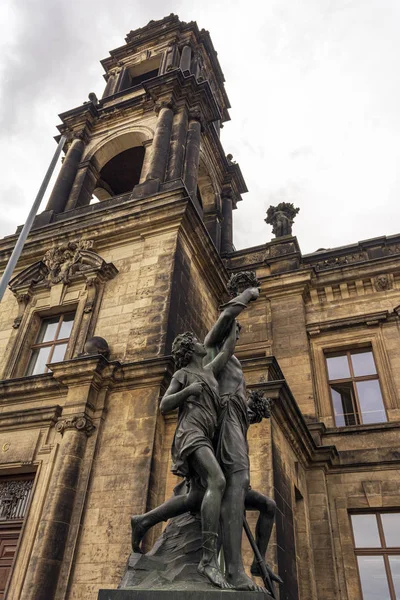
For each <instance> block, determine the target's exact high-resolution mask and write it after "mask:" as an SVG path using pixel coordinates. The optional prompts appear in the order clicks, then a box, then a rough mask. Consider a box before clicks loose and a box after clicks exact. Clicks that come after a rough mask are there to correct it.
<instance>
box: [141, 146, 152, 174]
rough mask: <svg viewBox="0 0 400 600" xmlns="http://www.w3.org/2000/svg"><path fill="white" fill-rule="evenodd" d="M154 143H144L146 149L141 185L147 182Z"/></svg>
mask: <svg viewBox="0 0 400 600" xmlns="http://www.w3.org/2000/svg"><path fill="white" fill-rule="evenodd" d="M152 143H153V140H145V141H144V142H142V146H143V148H144V159H143V165H142V171H141V173H140V180H139V184H140V183H143V182H144V181H146V177H147V173H148V172H149V165H150V158H151V147H152Z"/></svg>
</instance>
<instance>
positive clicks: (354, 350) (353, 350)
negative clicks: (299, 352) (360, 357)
mask: <svg viewBox="0 0 400 600" xmlns="http://www.w3.org/2000/svg"><path fill="white" fill-rule="evenodd" d="M365 351H369V352H371V354H372V359H373V361H374V365H375V371H376V373H375V374H370V375H359V376H356V375H355V374H354V368H353V362H352V360H351V355H352V354H362V353H363V352H365ZM323 355H324V361H325V372H326V380H327V385H328V393H329V400H330V405H331V411H332V416H333V420H334V423H335V427H341V428H346V427H354V426H357V425H361V426H365V425H375V424H380V423H388V421H389V418H388V411H387V407H386V403H385V400H384V395H383V390H382V383H381V378H380V375H379V371H378V364H377V361H376V358H375V354H374V348H373V345H372V344H368V345H367V344H366V345H361V346H360V345H355V346H347V347H345V348H341V349H340V350H339V349H338V350H334V349H326V350H324V351H323ZM339 356H346V358H347V363H348V366H349V372H350V377H344V378H341V379H329V369H328V358H335V357H339ZM359 381H378V385H379V391H380V394H381V399H382V405H383V410H384V412H385V416H386V421H377V422H376V423H364V422H363V414H362V410H361V405H360V399H359V395H358V389H357V386H356V385H355V384H356V383H358V382H359ZM348 382H351V384H352V388H353V394H354V400H355V408H356V410H357V412H354V416H355V420H356V423H354V424H349V425H346V424H345V425H338V424H337V422H336V415H335V407H334V403H333V397H332V384H333V383H348ZM343 416H344V413H343Z"/></svg>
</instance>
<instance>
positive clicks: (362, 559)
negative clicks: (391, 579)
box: [357, 556, 390, 600]
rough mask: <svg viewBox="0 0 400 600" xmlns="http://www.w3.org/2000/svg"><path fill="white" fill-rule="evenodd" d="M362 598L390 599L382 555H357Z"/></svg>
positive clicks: (368, 599) (365, 599)
mask: <svg viewBox="0 0 400 600" xmlns="http://www.w3.org/2000/svg"><path fill="white" fill-rule="evenodd" d="M357 561H358V568H359V571H360V579H361V587H362V593H363V600H378V599H379V600H390V592H389V585H388V582H387V576H386V570H385V564H384V562H383V556H357Z"/></svg>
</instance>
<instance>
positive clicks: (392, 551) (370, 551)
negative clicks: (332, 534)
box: [348, 509, 400, 600]
mask: <svg viewBox="0 0 400 600" xmlns="http://www.w3.org/2000/svg"><path fill="white" fill-rule="evenodd" d="M393 513H394V514H398V515H399V518H400V510H396V509H390V510H379V511H371V510H363V511H361V510H358V511H351V512H350V511H349V513H348V514H349V521H350V530H351V536H352V541H353V549H354V555H355V557H356V561H355V562H356V568H357V575H358V581H359V584H360V591H361V596H362V598H363V592H362V583H361V576H360V569H359V566H358V560H357V556H382V557H383V564H384V566H385V573H386V580H387V583H388V587H389V593H390V595H391V600H396V590H395V587H394V583H393V578H392V573H391V569H390V564H389V558H388V557H389V555H394V556H400V545H399V546H389V547H388V546H386V540H385V534H384V529H383V524H382V519H381V515H382V514H393ZM355 515H374V516H375V518H376V521H377V526H378V533H379V539H380V542H381V546H380V547H378V548H371V547H365V548H358V547H357V546H356V539H355V535H354V527H353V521H352V516H355Z"/></svg>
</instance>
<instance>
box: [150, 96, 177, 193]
mask: <svg viewBox="0 0 400 600" xmlns="http://www.w3.org/2000/svg"><path fill="white" fill-rule="evenodd" d="M158 110H159V113H158V119H157V126H156V132H155V134H154V139H153V145H152V154H151V159H150V165H149V172H148V175H147V177H146V180H149V179H158V180H159V181H160V183H162V182H163V181H164V178H165V169H166V167H167V161H168V154H169V143H170V140H171V129H172V120H173V118H174V113H173V110H172V108H171V107H170V105H164V104H163V105H161V108H159V109H158Z"/></svg>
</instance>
